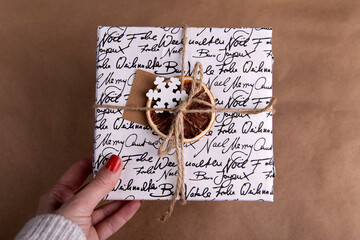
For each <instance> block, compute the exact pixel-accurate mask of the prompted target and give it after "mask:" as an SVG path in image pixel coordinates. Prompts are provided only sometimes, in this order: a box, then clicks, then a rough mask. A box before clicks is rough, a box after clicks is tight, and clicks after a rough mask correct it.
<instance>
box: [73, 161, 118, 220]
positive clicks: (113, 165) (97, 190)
mask: <svg viewBox="0 0 360 240" xmlns="http://www.w3.org/2000/svg"><path fill="white" fill-rule="evenodd" d="M122 166H123V165H122V162H121V159H120V157H118V156H116V155H112V156H111V157H110V159H109V160H108V161H107V162H106V165H105V166H104V167H102V168H101V169H100V171H99V172H98V173H97V174H96V177H95V178H94V179H93V180H92V181H91V182H90V183H89V184H88V185H87V186H86V187H85V188H84V189H82V190H81V191H80V192H79V193H78V194H76V195H75V196H74V199H73V200H74V202H77V203H79V204H80V205H81V208H82V210H83V211H86V212H89V213H92V212H93V210H94V208H95V207H96V205H97V204H98V203H99V202H100V201H101V200H102V199H103V198H104V197H105V196H106V195H107V194H108V193H109V192H110V191H111V190H112V189H113V188H114V186H115V185H116V183H117V181H118V180H119V178H120V175H121V172H122Z"/></svg>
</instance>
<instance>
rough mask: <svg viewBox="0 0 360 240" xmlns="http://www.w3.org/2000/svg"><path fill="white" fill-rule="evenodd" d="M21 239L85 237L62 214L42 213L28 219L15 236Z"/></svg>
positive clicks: (16, 238) (75, 238)
mask: <svg viewBox="0 0 360 240" xmlns="http://www.w3.org/2000/svg"><path fill="white" fill-rule="evenodd" d="M23 239H29V240H32V239H38V240H41V239H58V240H65V239H74V240H86V237H85V235H84V233H83V231H82V230H81V228H80V227H79V226H78V225H76V224H75V223H73V222H72V221H70V220H68V219H66V218H64V217H63V216H60V215H55V214H44V215H40V216H36V217H34V218H32V219H30V221H28V222H27V223H26V224H25V226H24V227H23V228H22V229H21V231H20V232H19V233H18V235H17V236H16V237H15V240H23Z"/></svg>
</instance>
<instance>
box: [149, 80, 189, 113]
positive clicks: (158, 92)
mask: <svg viewBox="0 0 360 240" xmlns="http://www.w3.org/2000/svg"><path fill="white" fill-rule="evenodd" d="M154 83H155V85H156V89H155V90H153V89H150V90H149V91H148V92H147V93H146V96H147V97H148V99H149V100H155V101H156V103H155V105H154V106H153V107H154V108H168V109H171V108H175V107H176V106H177V105H178V103H179V101H180V100H181V101H184V100H185V99H186V98H187V97H188V95H187V93H186V91H185V90H182V91H180V90H178V86H180V84H181V82H180V80H179V79H178V78H174V77H172V78H170V81H168V82H165V78H163V77H157V78H156V79H155V81H154ZM155 112H157V113H159V112H162V111H155Z"/></svg>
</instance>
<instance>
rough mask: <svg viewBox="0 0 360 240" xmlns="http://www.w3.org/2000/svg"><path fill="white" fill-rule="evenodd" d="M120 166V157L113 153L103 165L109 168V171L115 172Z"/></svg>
mask: <svg viewBox="0 0 360 240" xmlns="http://www.w3.org/2000/svg"><path fill="white" fill-rule="evenodd" d="M120 166H121V159H120V157H118V156H116V155H115V154H114V155H111V157H110V159H109V160H108V161H107V163H106V165H105V167H106V168H107V169H109V171H111V172H116V171H117V170H118V169H119V167H120Z"/></svg>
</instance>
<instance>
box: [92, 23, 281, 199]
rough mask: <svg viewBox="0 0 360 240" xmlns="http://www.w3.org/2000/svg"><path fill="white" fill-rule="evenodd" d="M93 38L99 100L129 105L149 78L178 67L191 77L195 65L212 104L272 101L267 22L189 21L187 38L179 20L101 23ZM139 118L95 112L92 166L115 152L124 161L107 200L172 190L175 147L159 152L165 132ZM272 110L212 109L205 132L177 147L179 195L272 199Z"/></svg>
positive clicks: (253, 105) (248, 105)
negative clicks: (209, 24)
mask: <svg viewBox="0 0 360 240" xmlns="http://www.w3.org/2000/svg"><path fill="white" fill-rule="evenodd" d="M97 36H98V37H97V62H96V69H97V70H96V96H95V104H97V106H101V105H111V106H127V104H128V103H129V101H130V99H132V103H133V104H134V103H136V102H137V100H138V99H141V98H143V97H144V96H142V95H139V91H136V90H138V89H141V88H143V89H144V88H145V89H146V88H148V87H145V86H148V85H149V81H154V80H155V77H154V76H163V77H165V78H170V77H175V76H179V75H180V73H181V68H182V67H183V68H184V72H185V75H189V76H190V75H191V74H192V71H193V69H194V66H195V63H196V62H200V63H201V65H202V66H203V69H204V73H203V82H204V83H205V84H206V85H207V87H208V88H209V89H210V90H211V92H212V94H213V96H214V99H215V102H216V105H217V106H220V107H223V108H229V109H262V108H265V107H266V106H267V105H268V104H269V102H270V100H271V98H272V64H273V54H272V45H271V38H272V29H271V28H197V27H189V28H188V29H187V39H186V42H184V41H183V28H178V27H99V28H98V33H97ZM184 44H186V52H185V54H184V58H185V59H184V60H185V61H184V65H182V53H183V52H182V51H183V49H184ZM143 71H145V72H143ZM144 73H148V74H144ZM140 92H141V90H140ZM140 102H141V101H140ZM142 116H143V117H142ZM144 116H145V113H144V112H138V113H132V112H131V111H128V110H124V109H113V108H107V107H97V108H96V109H95V137H94V140H95V141H94V162H93V169H94V173H95V174H96V172H97V171H98V169H99V168H101V167H102V165H104V163H105V162H106V160H107V159H108V158H109V157H110V156H111V155H112V154H116V155H118V156H120V157H121V159H122V161H123V173H122V175H121V178H120V179H119V181H118V183H117V185H116V186H115V187H114V189H113V191H112V192H110V193H109V194H108V196H107V197H106V198H107V199H127V200H133V199H139V200H169V199H171V198H172V196H173V194H174V190H175V185H176V181H177V176H178V166H177V159H176V156H175V150H172V151H170V152H169V153H168V154H167V155H165V156H161V157H160V156H158V148H159V146H160V144H161V143H162V142H163V138H161V137H160V136H158V135H157V134H156V133H155V132H154V131H153V130H152V128H151V127H149V125H148V124H147V123H146V122H144V120H143V119H146V118H145V117H144ZM272 117H273V114H272V113H271V112H263V113H259V114H241V113H236V112H217V113H216V118H215V122H214V124H213V126H212V128H211V129H210V131H208V132H207V133H206V135H205V136H204V137H202V138H201V139H199V140H197V141H195V142H192V143H185V144H184V150H183V153H184V166H185V169H184V174H185V177H184V182H185V192H184V195H185V198H186V199H187V200H201V201H211V200H247V201H259V200H261V201H270V202H271V201H273V179H274V176H275V168H274V160H273V139H272Z"/></svg>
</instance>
